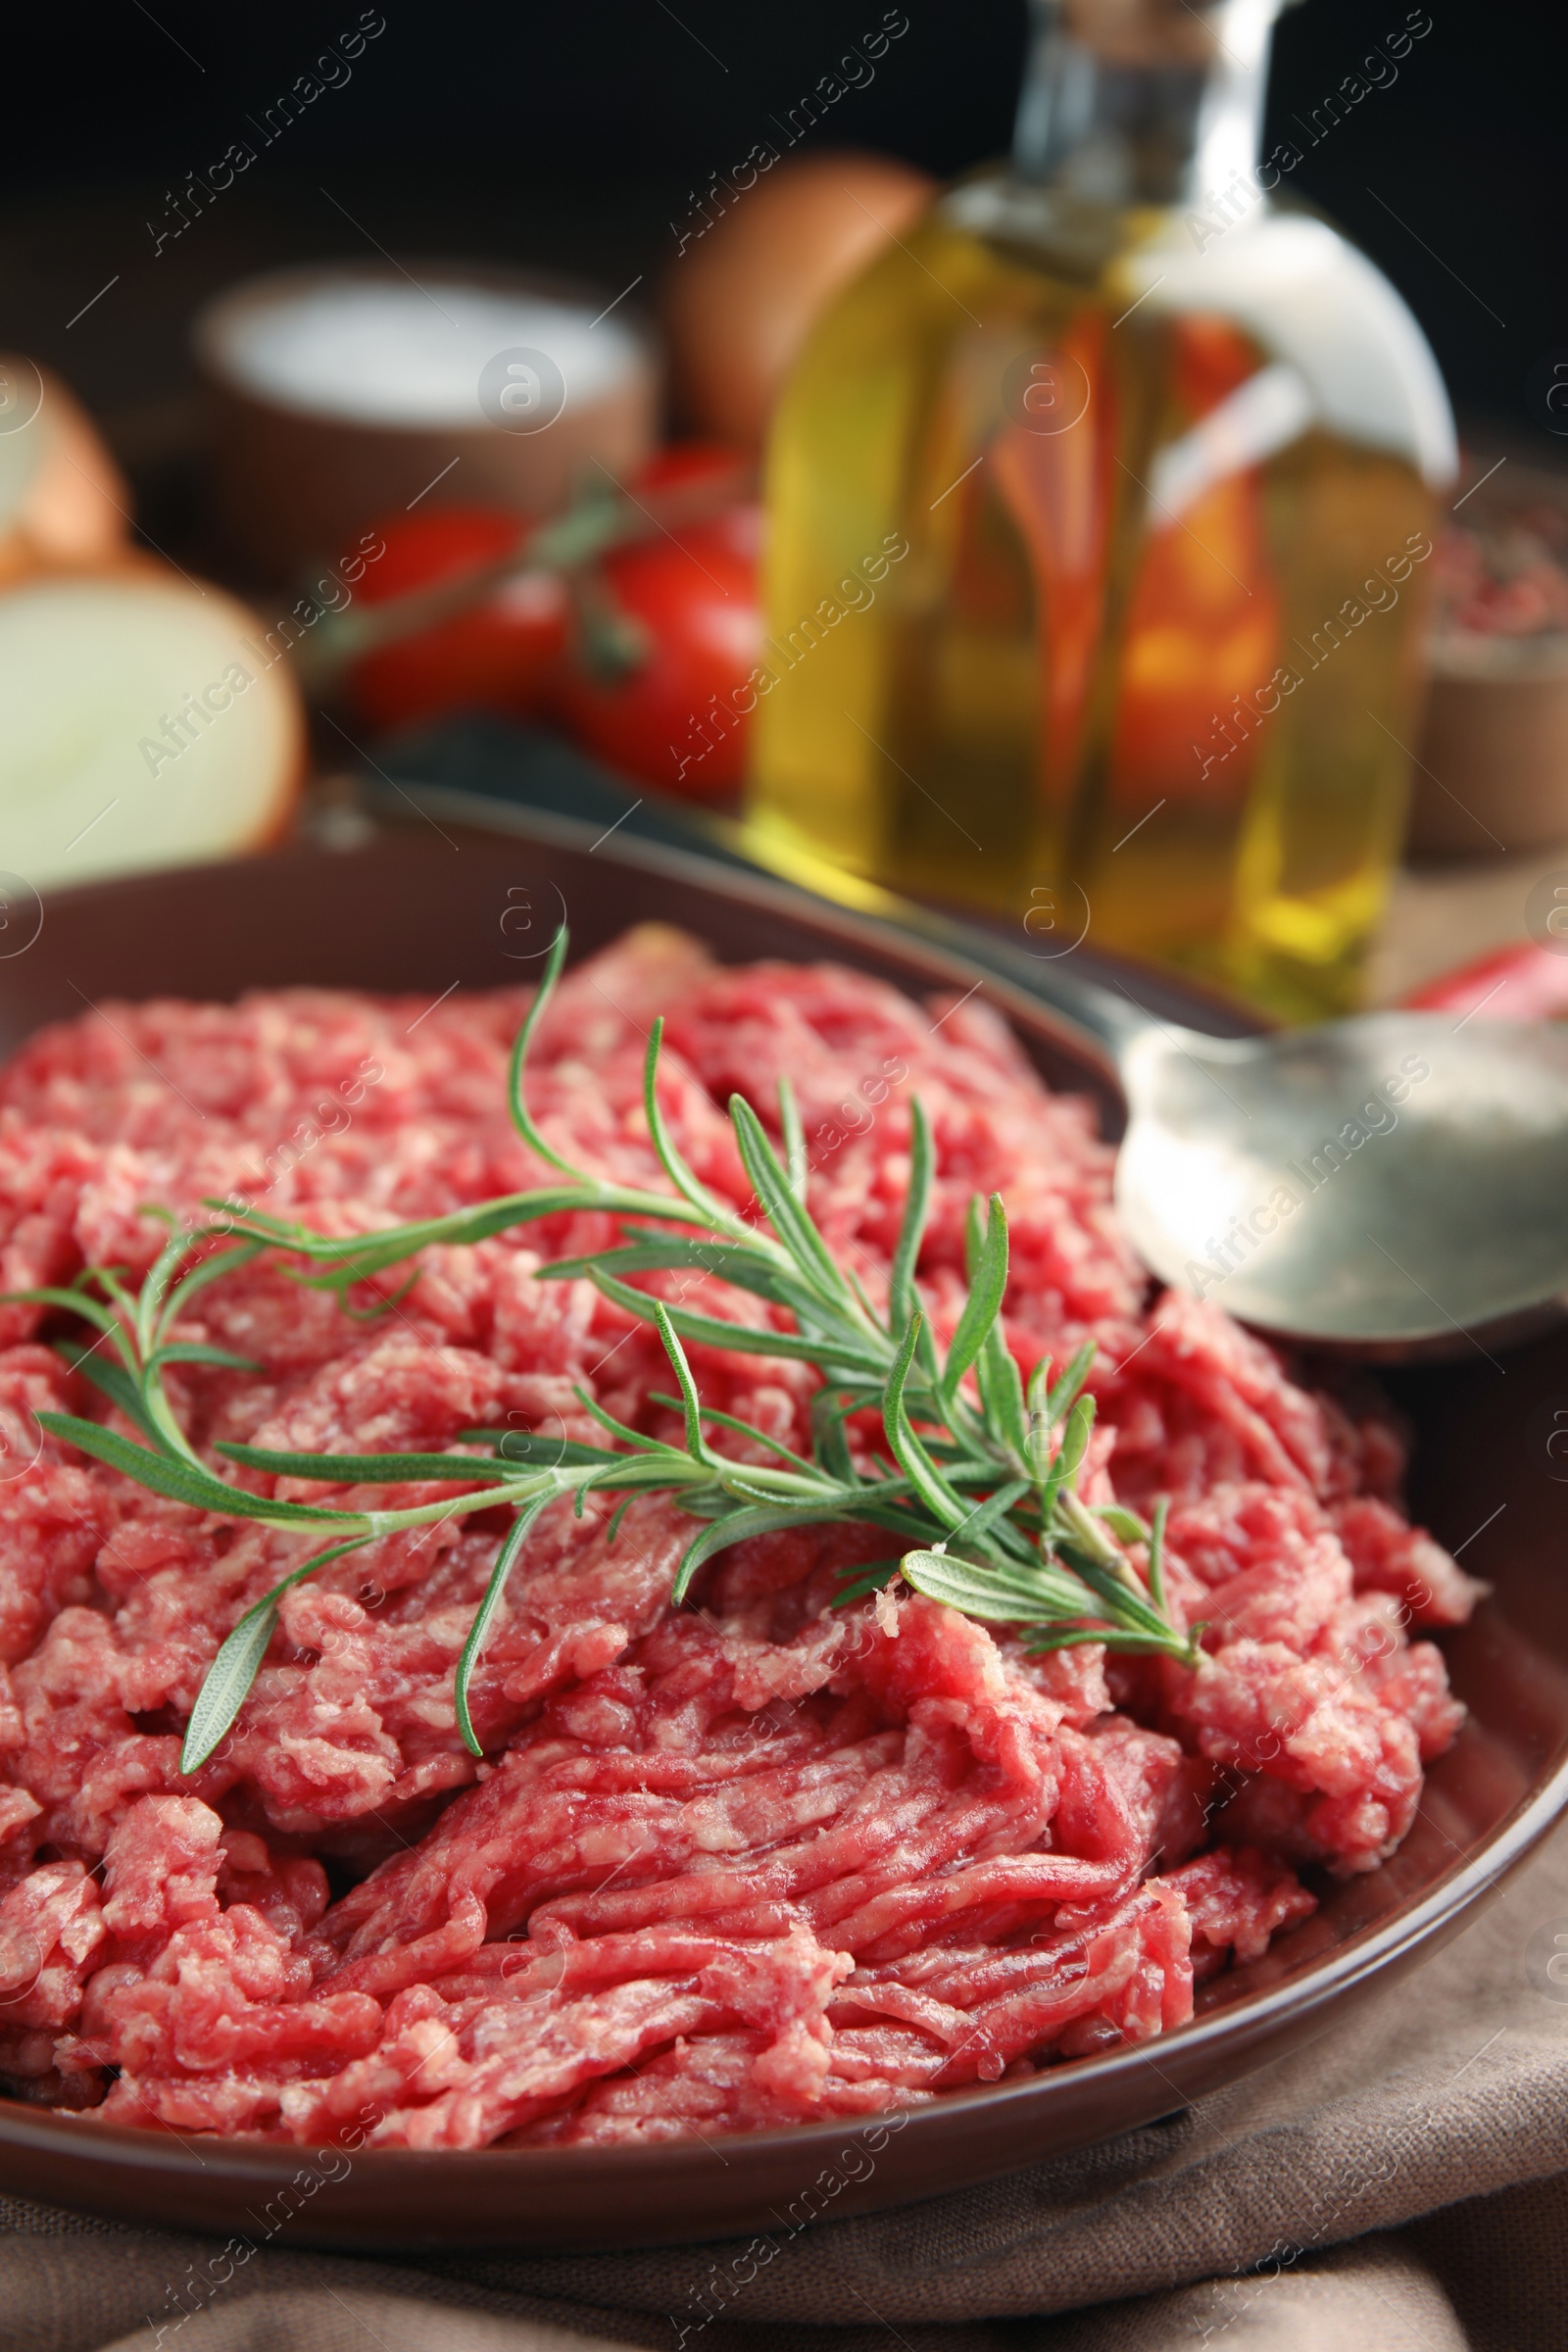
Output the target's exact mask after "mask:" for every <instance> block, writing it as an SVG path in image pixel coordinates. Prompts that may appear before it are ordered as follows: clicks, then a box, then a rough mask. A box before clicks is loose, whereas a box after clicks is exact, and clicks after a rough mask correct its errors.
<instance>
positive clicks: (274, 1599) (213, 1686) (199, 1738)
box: [179, 1536, 370, 1773]
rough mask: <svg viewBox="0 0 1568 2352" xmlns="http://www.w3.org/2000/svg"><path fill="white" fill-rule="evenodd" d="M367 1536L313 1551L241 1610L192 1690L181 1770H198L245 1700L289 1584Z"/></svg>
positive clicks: (356, 1547) (364, 1541)
mask: <svg viewBox="0 0 1568 2352" xmlns="http://www.w3.org/2000/svg"><path fill="white" fill-rule="evenodd" d="M369 1541H370V1539H369V1537H368V1536H353V1537H351V1538H350V1539H349V1541H348V1543H346V1544H333V1545H332V1546H331V1548H330V1549H329V1550H327V1551H319V1552H318V1553H317V1554H316V1556H315V1558H314V1559H309V1560H307V1561H306V1562H305V1564H304V1566H303V1567H302V1568H296V1569H294V1570H292V1572H291V1573H290V1574H289V1575H287V1576H285V1577H284V1579H283V1581H282V1583H281V1584H280V1585H274V1586H273V1587H272V1590H271V1591H270V1593H267V1594H266V1595H265V1596H264V1597H263V1598H262V1599H261V1600H259V1601H258V1602H257V1603H256V1606H255V1607H254V1608H251V1609H247V1610H246V1612H245V1614H244V1616H243V1617H242V1618H241V1619H240V1621H239V1623H238V1625H236V1626H235V1628H234V1630H233V1632H232V1633H231V1634H230V1635H229V1637H228V1639H227V1640H226V1641H225V1642H223V1644H222V1646H221V1648H220V1650H219V1652H218V1655H217V1657H216V1658H214V1660H213V1662H212V1664H211V1666H209V1667H208V1669H207V1672H206V1675H205V1676H204V1677H203V1680H202V1687H201V1689H200V1691H197V1693H196V1704H195V1705H194V1707H192V1709H191V1711H190V1721H189V1723H188V1724H187V1725H186V1726H185V1740H184V1744H183V1746H182V1747H181V1749H180V1751H179V1769H180V1771H181V1772H185V1773H190V1772H197V1771H199V1770H200V1768H201V1767H202V1765H204V1764H205V1763H206V1761H207V1759H208V1757H209V1756H210V1755H211V1754H212V1752H213V1750H214V1748H215V1747H217V1745H218V1744H219V1741H220V1740H221V1739H222V1737H223V1735H224V1733H225V1732H226V1731H227V1730H228V1728H229V1726H230V1724H231V1723H232V1722H233V1720H234V1718H235V1716H236V1715H237V1714H238V1713H239V1711H240V1708H241V1707H242V1706H243V1705H244V1704H245V1701H246V1699H247V1698H248V1697H249V1695H250V1689H251V1685H252V1684H253V1683H254V1682H255V1680H256V1677H257V1674H258V1672H259V1671H260V1668H261V1663H262V1660H263V1659H264V1658H265V1657H266V1655H267V1652H268V1649H269V1647H270V1644H271V1640H272V1636H273V1634H274V1633H275V1631H276V1630H277V1604H278V1602H279V1601H280V1600H281V1598H282V1596H283V1594H284V1593H286V1592H287V1591H288V1589H289V1587H290V1585H297V1584H300V1583H301V1582H302V1581H303V1580H304V1579H305V1578H306V1577H308V1576H310V1575H312V1574H313V1573H314V1572H315V1571H316V1570H317V1569H318V1568H324V1567H325V1565H326V1563H327V1561H328V1560H339V1559H341V1558H342V1557H343V1554H344V1553H345V1552H347V1551H358V1550H359V1549H360V1548H361V1546H362V1545H364V1544H368V1542H369Z"/></svg>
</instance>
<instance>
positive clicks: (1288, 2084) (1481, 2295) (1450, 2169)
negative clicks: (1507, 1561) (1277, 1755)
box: [0, 1824, 1568, 2352]
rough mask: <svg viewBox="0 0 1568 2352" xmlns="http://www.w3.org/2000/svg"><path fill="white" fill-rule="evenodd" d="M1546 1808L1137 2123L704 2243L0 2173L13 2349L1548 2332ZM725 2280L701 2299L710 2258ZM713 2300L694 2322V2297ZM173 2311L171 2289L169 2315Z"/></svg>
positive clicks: (1567, 1893) (1562, 2103)
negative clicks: (776, 2227)
mask: <svg viewBox="0 0 1568 2352" xmlns="http://www.w3.org/2000/svg"><path fill="white" fill-rule="evenodd" d="M1559 1931H1560V1932H1561V1935H1562V1938H1563V1940H1562V1944H1561V1947H1560V1948H1561V1949H1562V1951H1563V1952H1564V1953H1568V1824H1565V1825H1564V1827H1563V1829H1562V1830H1561V1831H1559V1832H1558V1833H1557V1834H1556V1835H1555V1836H1554V1837H1553V1838H1551V1839H1550V1840H1549V1841H1548V1842H1547V1844H1546V1845H1545V1846H1544V1847H1543V1849H1542V1850H1541V1851H1540V1852H1539V1853H1538V1854H1537V1855H1536V1856H1535V1857H1534V1858H1533V1859H1532V1861H1531V1862H1530V1863H1528V1864H1527V1865H1526V1866H1525V1868H1524V1869H1523V1870H1521V1871H1520V1872H1519V1873H1518V1874H1517V1876H1516V1877H1515V1878H1514V1879H1513V1880H1512V1882H1511V1883H1509V1884H1508V1885H1507V1886H1505V1887H1503V1888H1502V1889H1501V1890H1500V1892H1497V1893H1496V1894H1495V1896H1494V1899H1493V1901H1492V1902H1491V1904H1490V1905H1489V1907H1488V1908H1487V1909H1486V1910H1485V1911H1484V1912H1483V1913H1482V1914H1481V1916H1480V1917H1479V1918H1478V1919H1477V1920H1476V1921H1475V1922H1474V1923H1473V1924H1472V1925H1471V1926H1470V1927H1469V1928H1468V1929H1466V1931H1465V1932H1464V1933H1463V1934H1462V1935H1461V1936H1458V1937H1457V1938H1456V1939H1455V1940H1454V1941H1453V1942H1452V1943H1450V1944H1449V1945H1448V1946H1447V1947H1446V1949H1445V1950H1444V1951H1442V1952H1440V1953H1438V1954H1437V1955H1436V1956H1435V1957H1433V1958H1432V1959H1430V1960H1428V1961H1426V1962H1425V1963H1423V1964H1422V1965H1421V1966H1419V1967H1418V1968H1417V1969H1416V1970H1414V1971H1413V1972H1412V1973H1411V1974H1410V1975H1408V1976H1406V1977H1405V1978H1404V1979H1403V1981H1402V1982H1401V1983H1399V1984H1397V1985H1392V1986H1391V1987H1389V1988H1388V1989H1387V1990H1385V1991H1381V1992H1379V1993H1378V1994H1376V1995H1375V1996H1373V1997H1372V1998H1371V1999H1370V2000H1368V2001H1367V2002H1366V2003H1365V2004H1364V2005H1363V2007H1362V2008H1361V2009H1360V2010H1359V2012H1357V2013H1356V2014H1355V2015H1354V2016H1352V2018H1351V2019H1350V2020H1349V2022H1348V2023H1346V2024H1342V2025H1337V2026H1334V2027H1331V2028H1330V2029H1329V2030H1328V2031H1326V2032H1325V2033H1324V2034H1321V2035H1320V2036H1319V2037H1318V2038H1317V2039H1316V2040H1315V2041H1313V2042H1311V2043H1309V2044H1308V2045H1307V2046H1306V2047H1305V2048H1304V2049H1301V2050H1299V2051H1296V2052H1295V2053H1293V2054H1292V2055H1291V2056H1289V2057H1286V2058H1282V2059H1279V2060H1276V2061H1275V2062H1274V2063H1273V2064H1272V2065H1270V2066H1267V2067H1265V2068H1263V2069H1262V2070H1261V2071H1260V2072H1259V2073H1257V2074H1254V2075H1252V2076H1251V2077H1250V2079H1249V2080H1248V2081H1246V2082H1241V2083H1238V2084H1236V2085H1235V2086H1234V2087H1233V2088H1232V2089H1230V2090H1227V2091H1222V2092H1220V2093H1218V2094H1216V2095H1215V2096H1214V2097H1212V2098H1209V2099H1205V2100H1204V2101H1203V2102H1202V2103H1201V2105H1199V2106H1198V2107H1196V2108H1193V2109H1191V2110H1189V2111H1187V2112H1186V2113H1184V2114H1182V2115H1180V2116H1178V2117H1176V2118H1174V2119H1172V2120H1170V2121H1167V2122H1165V2123H1161V2124H1157V2125H1154V2126H1152V2127H1151V2128H1150V2129H1149V2130H1147V2131H1137V2132H1133V2133H1131V2134H1129V2135H1128V2136H1126V2137H1125V2138H1122V2139H1119V2140H1115V2141H1112V2142H1111V2143H1109V2144H1108V2145H1106V2146H1103V2147H1100V2148H1094V2149H1090V2150H1088V2151H1087V2152H1085V2153H1083V2154H1081V2155H1076V2156H1069V2157H1064V2158H1061V2159H1059V2160H1058V2161H1056V2162H1054V2163H1050V2164H1043V2165H1040V2166H1037V2167H1036V2168H1034V2169H1033V2170H1032V2171H1029V2172H1024V2173H1016V2174H1013V2175H1011V2176H1010V2177H1009V2178H1008V2179H1006V2180H999V2181H996V2182H994V2183H992V2184H991V2185H989V2186H987V2187H984V2188H977V2189H966V2190H961V2191H957V2192H955V2193H954V2194H952V2195H949V2196H944V2197H938V2198H935V2199H932V2200H931V2201H929V2202H927V2203H924V2204H920V2205H913V2206H907V2207H905V2208H903V2209H902V2210H900V2211H898V2212H895V2213H887V2214H879V2215H873V2216H870V2217H868V2218H865V2219H860V2220H847V2221H842V2222H831V2221H827V2220H823V2221H821V2222H818V2223H817V2224H815V2225H814V2226H813V2227H811V2228H809V2229H804V2230H802V2231H801V2232H800V2234H799V2235H797V2236H795V2237H794V2238H793V2239H790V2240H788V2241H787V2242H784V2243H782V2244H781V2245H780V2246H779V2249H778V2253H777V2256H776V2258H775V2259H771V2260H769V2261H768V2262H767V2263H766V2264H765V2265H764V2266H763V2267H758V2266H757V2265H756V2264H755V2263H753V2264H746V2263H742V2264H741V2265H740V2266H739V2267H740V2269H741V2271H742V2272H744V2271H745V2270H747V2269H751V2270H753V2271H755V2277H753V2278H750V2279H749V2280H748V2281H747V2282H746V2283H745V2284H736V2283H735V2279H736V2266H735V2263H734V2260H733V2257H734V2256H735V2254H736V2247H735V2246H734V2245H733V2244H731V2245H728V2246H687V2247H677V2248H666V2249H663V2250H662V2251H657V2252H653V2253H642V2254H596V2255H571V2254H564V2255H558V2256H550V2255H522V2254H519V2255H509V2254H487V2255H466V2256H453V2257H450V2258H435V2257H418V2258H417V2259H415V2260H413V2261H411V2262H410V2263H408V2264H407V2265H398V2264H394V2263H391V2262H386V2261H376V2260H370V2259H368V2258H359V2257H354V2256H346V2255H345V2256H338V2255H320V2254H312V2253H308V2252H304V2251H300V2252H290V2251H289V2250H288V2249H287V2245H286V2235H285V2233H282V2232H280V2233H279V2242H278V2244H277V2246H276V2247H275V2248H271V2249H264V2250H261V2251H259V2252H258V2253H257V2254H256V2256H255V2257H254V2258H253V2259H252V2260H250V2261H249V2262H248V2263H247V2264H246V2265H245V2266H244V2267H243V2268H241V2269H238V2270H235V2271H234V2274H233V2277H232V2279H231V2281H228V2282H226V2283H224V2284H223V2285H222V2286H221V2287H220V2288H217V2289H212V2288H211V2287H210V2286H209V2288H208V2290H207V2291H206V2292H205V2293H203V2294H193V2293H192V2291H191V2281H192V2278H193V2277H198V2276H203V2275H208V2276H210V2275H209V2274H207V2272H206V2266H207V2264H208V2261H209V2258H210V2256H211V2255H212V2252H213V2247H212V2245H211V2243H210V2241H205V2240H200V2239H196V2238H185V2237H178V2236H174V2235H166V2234H162V2233H153V2232H142V2231H136V2230H130V2229H119V2228H115V2227H113V2226H111V2225H108V2224H103V2223H96V2222H91V2221H85V2220H81V2219H78V2218H76V2217H74V2216H73V2215H70V2214H66V2213H62V2212H58V2211H56V2210H53V2209H51V2208H46V2207H43V2206H36V2205H27V2204H24V2203H22V2202H20V2201H18V2200H10V2199H0V2344H3V2345H4V2346H5V2347H7V2352H9V2348H10V2347H18V2348H19V2352H99V2347H108V2346H111V2345H123V2346H125V2347H127V2352H129V2348H130V2347H134V2348H135V2352H153V2348H154V2347H157V2346H160V2345H161V2346H162V2347H164V2348H165V2352H169V2348H170V2347H177V2352H264V2348H265V2352H273V2347H276V2352H283V2348H284V2347H287V2348H288V2352H295V2348H296V2347H303V2348H305V2352H371V2348H372V2347H373V2346H380V2347H382V2348H383V2352H589V2347H588V2346H586V2345H585V2344H584V2341H583V2339H584V2338H585V2337H586V2338H590V2339H597V2340H598V2342H599V2343H600V2344H613V2345H628V2344H631V2345H646V2346H652V2347H656V2348H657V2352H1024V2348H1025V2347H1027V2348H1028V2352H1178V2348H1181V2352H1187V2348H1189V2347H1194V2346H1207V2347H1210V2352H1260V2348H1262V2347H1267V2348H1268V2352H1423V2348H1424V2352H1465V2348H1469V2352H1564V2347H1565V2346H1568V1964H1565V1965H1563V1966H1561V1967H1559V1968H1557V1969H1555V1970H1554V1972H1553V1973H1554V1974H1555V1975H1560V1976H1562V1977H1563V1978H1564V1980H1565V1981H1564V1983H1563V1984H1562V1985H1560V1986H1558V1985H1554V1984H1553V1983H1552V1982H1551V1981H1550V1979H1549V1978H1548V1975H1547V1973H1546V1964H1547V1962H1548V1961H1549V1960H1550V1959H1551V1956H1552V1953H1553V1951H1554V1950H1555V1949H1556V1948H1557V1947H1556V1946H1555V1945H1554V1942H1553V1938H1554V1936H1556V1935H1557V1933H1558V1932H1559ZM715 2280H727V2281H728V2282H729V2292H728V2300H727V2301H725V2299H724V2295H723V2292H722V2291H721V2289H720V2288H719V2287H718V2286H716V2285H715V2284H714V2281H715ZM720 2306H722V2311H723V2316H722V2317H719V2316H713V2317H711V2318H710V2319H709V2320H708V2321H707V2322H706V2323H705V2322H704V2319H703V2314H704V2312H705V2311H707V2312H709V2313H715V2314H716V2313H717V2312H718V2310H719V2308H720ZM182 2313H183V2314H185V2315H186V2316H184V2317H183V2319H182V2318H181V2314H182Z"/></svg>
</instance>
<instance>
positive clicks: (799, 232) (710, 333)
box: [661, 152, 936, 449]
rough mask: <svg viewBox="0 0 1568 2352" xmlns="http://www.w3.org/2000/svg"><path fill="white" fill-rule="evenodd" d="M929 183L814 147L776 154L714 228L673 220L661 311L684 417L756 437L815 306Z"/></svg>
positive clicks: (871, 251)
mask: <svg viewBox="0 0 1568 2352" xmlns="http://www.w3.org/2000/svg"><path fill="white" fill-rule="evenodd" d="M935 192H936V182H935V181H934V180H932V179H929V178H928V177H927V176H926V174H925V173H924V172H916V171H914V170H912V169H911V168H910V167H909V166H908V165H907V164H899V163H895V162H893V161H892V160H891V159H890V158H888V157H886V156H876V155H858V154H854V153H843V152H840V153H827V154H817V155H811V156H802V157H800V158H798V159H796V160H793V161H789V162H784V163H779V164H775V165H774V166H773V167H772V168H771V170H769V171H768V172H765V173H764V174H763V175H762V176H761V177H760V178H759V179H758V180H757V182H756V184H755V186H753V187H751V188H748V189H747V190H745V191H744V192H742V193H737V194H735V195H733V196H732V197H731V199H730V202H729V209H728V210H727V211H726V212H725V213H724V214H723V215H722V216H721V217H719V218H718V219H716V220H714V221H713V223H712V225H711V227H705V226H704V224H703V223H704V216H703V214H702V213H701V212H696V211H694V212H693V213H692V214H691V216H690V218H689V220H683V221H679V222H677V223H676V224H675V225H676V227H677V229H679V230H684V231H689V235H688V241H687V242H686V243H685V244H684V245H683V246H682V248H681V251H680V253H679V255H678V256H677V258H676V260H675V261H673V262H672V263H671V264H670V266H669V269H668V270H667V271H666V273H665V277H664V283H663V288H662V303H661V310H662V318H663V321H664V327H665V332H666V334H667V336H668V339H669V347H670V358H671V366H672V374H673V387H674V393H675V398H676V401H677V404H678V406H679V408H680V411H681V414H682V417H683V418H684V420H685V422H686V424H687V425H688V426H689V427H690V428H691V429H692V430H693V431H695V432H700V433H709V434H711V435H713V436H714V437H715V438H716V439H717V440H720V441H727V442H729V443H731V444H732V445H733V446H734V447H736V448H739V449H757V448H760V445H761V443H762V441H763V440H764V439H765V437H766V433H767V426H768V419H769V417H771V415H772V411H773V405H774V402H775V401H776V400H777V398H778V395H779V392H780V390H781V389H782V387H783V383H784V379H785V377H786V376H787V375H788V373H789V371H790V368H791V367H792V366H793V364H794V361H795V358H796V355H797V353H798V352H799V350H800V348H801V346H802V344H803V343H804V342H805V340H806V337H807V334H808V333H809V329H810V327H811V324H812V321H813V320H814V319H815V318H816V316H817V314H818V312H819V311H820V310H821V309H822V308H823V306H824V304H825V303H826V302H827V301H828V300H829V298H830V297H831V296H832V295H834V294H836V293H837V292H838V291H839V289H840V287H841V286H844V285H846V284H847V283H848V282H849V280H850V279H851V278H852V277H855V276H856V275H858V272H859V271H860V270H863V269H864V268H865V267H866V265H867V264H868V263H870V262H872V261H874V260H875V258H876V257H877V255H878V254H879V253H881V252H882V251H883V249H884V248H885V246H886V244H887V242H888V239H889V237H890V236H893V237H902V236H903V235H904V234H905V233H906V232H907V229H908V227H909V225H910V223H911V222H912V221H914V220H915V219H916V218H917V217H918V215H919V214H920V213H922V212H923V211H924V210H925V208H926V206H927V205H928V204H929V203H930V201H931V198H932V196H933V195H934V194H935ZM711 203H712V200H710V206H709V209H710V211H711Z"/></svg>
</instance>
